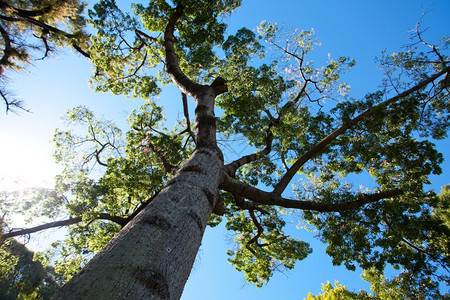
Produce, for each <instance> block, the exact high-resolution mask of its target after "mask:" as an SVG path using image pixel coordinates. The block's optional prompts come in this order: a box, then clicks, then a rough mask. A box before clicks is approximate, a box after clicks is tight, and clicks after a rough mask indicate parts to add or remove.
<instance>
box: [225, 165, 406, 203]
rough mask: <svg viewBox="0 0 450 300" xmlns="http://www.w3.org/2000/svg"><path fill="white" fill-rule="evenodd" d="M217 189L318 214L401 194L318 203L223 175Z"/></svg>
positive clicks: (384, 194)
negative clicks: (260, 187) (264, 189)
mask: <svg viewBox="0 0 450 300" xmlns="http://www.w3.org/2000/svg"><path fill="white" fill-rule="evenodd" d="M219 188H220V189H222V190H225V191H228V192H230V193H233V194H238V195H241V196H242V197H245V198H247V199H250V200H252V201H254V202H257V203H260V204H264V205H277V206H282V207H285V208H297V209H301V210H314V211H318V212H337V211H343V210H349V209H355V208H358V207H361V206H363V205H365V204H368V203H372V202H376V201H378V200H381V199H385V198H390V197H395V196H399V195H402V194H403V191H401V190H391V191H383V192H378V193H374V194H360V195H357V196H355V198H356V200H354V201H349V202H344V203H320V202H314V201H301V200H292V199H287V198H283V197H281V196H280V195H279V194H276V193H275V192H265V191H262V190H260V189H257V188H255V187H253V186H250V185H248V184H245V183H243V182H241V181H238V180H236V179H233V178H231V177H230V176H228V175H227V174H225V173H223V175H222V180H221V182H220V185H219Z"/></svg>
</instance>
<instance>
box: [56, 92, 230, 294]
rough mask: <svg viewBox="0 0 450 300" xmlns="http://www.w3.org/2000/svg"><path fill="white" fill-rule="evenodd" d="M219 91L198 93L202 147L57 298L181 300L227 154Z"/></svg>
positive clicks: (199, 142)
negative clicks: (217, 107)
mask: <svg viewBox="0 0 450 300" xmlns="http://www.w3.org/2000/svg"><path fill="white" fill-rule="evenodd" d="M217 94H218V93H217V91H216V88H214V87H210V86H202V89H201V91H200V93H199V94H198V95H196V96H197V97H196V102H197V103H196V112H195V123H196V127H197V128H196V131H197V134H196V138H197V141H196V142H197V148H196V150H195V151H194V153H193V154H192V156H191V157H190V159H189V160H188V161H187V162H186V164H185V165H184V166H183V167H182V168H181V169H180V170H179V171H178V172H177V173H176V175H175V176H174V178H173V179H172V180H171V181H170V182H169V183H168V185H167V186H166V187H165V188H164V189H163V190H162V191H161V192H159V194H158V195H157V196H156V197H155V199H154V200H153V201H152V202H151V203H150V204H149V205H148V206H146V207H145V208H144V209H143V210H142V211H141V212H140V213H139V214H138V215H137V216H136V217H135V218H133V219H132V220H131V221H130V222H129V223H128V224H127V225H126V226H125V227H124V228H123V229H122V230H121V231H120V232H119V233H118V234H117V235H116V236H115V237H114V238H113V239H112V240H111V241H110V242H109V243H108V244H107V245H106V246H105V247H104V248H103V249H102V250H101V251H100V252H99V253H98V254H97V255H96V256H95V257H94V258H93V259H92V260H91V261H90V262H89V263H88V264H87V265H86V266H85V267H84V268H83V269H82V270H81V271H80V272H79V273H78V274H77V275H75V276H74V277H73V278H72V279H71V280H70V281H69V282H68V283H67V284H66V285H64V287H63V288H62V289H61V290H60V291H59V292H58V293H56V294H55V295H54V296H53V298H52V299H65V300H66V299H179V298H180V297H181V294H182V292H183V288H184V285H185V283H186V281H187V279H188V277H189V273H190V271H191V268H192V265H193V263H194V260H195V256H196V255H197V252H198V249H199V247H200V244H201V241H202V237H203V233H204V231H205V228H206V225H207V223H208V220H209V218H210V216H211V213H212V211H213V209H214V207H216V205H217V203H218V202H219V190H218V188H219V183H220V181H221V178H220V176H221V174H222V173H223V172H222V169H223V165H224V162H223V155H222V152H221V151H220V149H219V148H218V147H217V143H216V124H215V117H214V99H215V97H216V96H217Z"/></svg>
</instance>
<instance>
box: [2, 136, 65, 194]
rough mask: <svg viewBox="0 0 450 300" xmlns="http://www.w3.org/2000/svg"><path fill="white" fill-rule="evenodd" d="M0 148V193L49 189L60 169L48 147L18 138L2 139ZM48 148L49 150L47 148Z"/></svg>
mask: <svg viewBox="0 0 450 300" xmlns="http://www.w3.org/2000/svg"><path fill="white" fill-rule="evenodd" d="M2 142H3V145H4V146H2V147H0V166H1V167H0V191H14V190H17V189H24V188H30V187H49V188H51V187H52V185H53V179H54V177H55V175H56V174H57V170H58V167H57V165H56V164H55V162H54V160H53V157H52V156H51V153H50V150H49V149H45V148H44V146H46V145H36V144H34V143H33V141H31V140H30V141H23V140H18V139H17V138H11V137H6V138H3V139H2ZM47 148H49V147H48V146H47Z"/></svg>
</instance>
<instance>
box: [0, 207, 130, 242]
mask: <svg viewBox="0 0 450 300" xmlns="http://www.w3.org/2000/svg"><path fill="white" fill-rule="evenodd" d="M94 220H109V221H113V222H115V223H117V224H119V225H120V226H125V225H126V223H127V222H128V220H127V219H125V218H122V217H118V216H111V215H110V214H107V213H101V214H99V215H98V216H97V217H96V218H94ZM81 221H83V218H82V217H75V218H69V219H67V220H62V221H55V222H50V223H46V224H42V225H39V226H35V227H31V228H25V229H18V230H12V231H10V232H8V233H4V234H2V238H5V239H7V238H12V237H15V236H20V235H25V234H30V233H34V232H38V231H42V230H45V229H50V228H56V227H62V226H68V225H73V224H77V223H80V222H81Z"/></svg>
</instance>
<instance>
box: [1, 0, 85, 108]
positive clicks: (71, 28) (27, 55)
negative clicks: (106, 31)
mask: <svg viewBox="0 0 450 300" xmlns="http://www.w3.org/2000/svg"><path fill="white" fill-rule="evenodd" d="M84 7H85V4H83V3H81V2H80V1H78V0H68V1H61V0H34V1H24V0H11V1H1V3H0V47H1V48H2V57H1V59H0V82H1V87H0V96H1V98H2V99H3V100H4V102H5V106H6V112H8V111H9V110H14V109H15V108H19V109H20V108H22V109H24V107H23V104H22V102H21V101H20V100H18V99H15V98H14V97H13V96H11V95H8V92H7V90H6V88H5V81H6V77H5V72H6V71H8V70H22V69H23V68H24V67H25V66H26V65H28V64H30V63H31V62H32V61H33V60H37V59H44V58H46V57H47V56H49V55H50V53H51V52H53V51H54V50H55V49H57V48H61V47H63V46H69V47H73V48H74V49H75V50H76V51H77V52H79V53H81V54H82V55H84V56H87V57H89V54H88V53H87V52H85V50H83V49H86V48H87V43H88V37H87V34H86V32H85V31H84V28H83V27H84V23H85V20H84V18H83V17H82V12H83V10H84Z"/></svg>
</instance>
